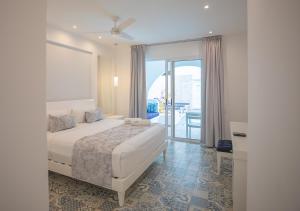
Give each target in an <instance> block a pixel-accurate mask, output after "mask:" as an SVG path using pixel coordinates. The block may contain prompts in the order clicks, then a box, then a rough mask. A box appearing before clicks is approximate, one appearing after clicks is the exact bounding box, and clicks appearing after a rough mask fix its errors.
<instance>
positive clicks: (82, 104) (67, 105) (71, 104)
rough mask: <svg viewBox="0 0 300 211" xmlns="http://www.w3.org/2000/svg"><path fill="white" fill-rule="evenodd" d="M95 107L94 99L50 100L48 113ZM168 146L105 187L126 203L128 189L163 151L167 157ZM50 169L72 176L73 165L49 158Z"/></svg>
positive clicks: (121, 201)
mask: <svg viewBox="0 0 300 211" xmlns="http://www.w3.org/2000/svg"><path fill="white" fill-rule="evenodd" d="M95 107H96V104H95V101H94V100H93V99H87V100H73V101H60V102H48V103H47V113H51V111H57V110H66V109H67V110H71V109H72V108H77V109H80V108H81V109H91V108H95ZM167 146H168V143H167V141H165V142H164V143H163V144H161V145H160V146H159V147H158V148H157V149H156V150H155V151H154V152H153V153H152V154H151V155H150V156H149V157H147V158H145V160H144V162H143V163H141V165H140V166H139V167H137V168H136V169H135V171H133V172H132V173H131V174H130V175H129V176H127V177H125V178H112V187H104V188H107V189H111V190H114V191H117V192H118V200H119V205H120V206H123V205H124V201H125V192H126V190H127V189H128V188H129V187H130V186H131V185H132V184H133V183H134V182H135V181H136V180H137V179H138V178H139V177H140V176H141V175H142V174H143V173H144V171H145V170H146V169H147V168H148V167H149V166H150V165H151V164H152V163H153V161H154V160H155V158H156V157H157V156H158V155H159V154H161V153H163V156H164V160H165V159H166V150H167ZM48 169H49V170H50V171H54V172H57V173H59V174H62V175H65V176H68V177H72V167H71V166H69V165H67V164H63V163H58V162H55V161H52V160H48Z"/></svg>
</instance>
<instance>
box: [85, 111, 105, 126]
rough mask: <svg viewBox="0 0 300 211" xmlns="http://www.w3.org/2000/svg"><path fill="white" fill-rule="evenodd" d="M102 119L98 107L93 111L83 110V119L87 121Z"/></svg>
mask: <svg viewBox="0 0 300 211" xmlns="http://www.w3.org/2000/svg"><path fill="white" fill-rule="evenodd" d="M101 119H103V115H102V112H101V110H100V109H99V108H97V109H96V110H93V111H87V112H85V121H86V122H87V123H92V122H96V121H99V120H101Z"/></svg>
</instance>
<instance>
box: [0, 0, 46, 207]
mask: <svg viewBox="0 0 300 211" xmlns="http://www.w3.org/2000/svg"><path fill="white" fill-rule="evenodd" d="M33 5H34V6H33ZM45 23H46V1H45V0H39V1H35V0H28V1H16V0H1V6H0V26H1V28H0V37H1V39H0V71H1V76H0V97H1V101H0V104H1V106H0V107H1V109H0V116H1V123H0V135H1V137H0V143H1V146H0V168H1V170H0V178H1V179H0V187H1V188H0V209H1V210H9V211H19V210H24V211H33V210H40V211H46V210H48V209H49V205H48V168H47V142H46V132H45V131H46V96H45V93H46V61H45V58H46V54H45V52H46V49H45V37H46V24H45Z"/></svg>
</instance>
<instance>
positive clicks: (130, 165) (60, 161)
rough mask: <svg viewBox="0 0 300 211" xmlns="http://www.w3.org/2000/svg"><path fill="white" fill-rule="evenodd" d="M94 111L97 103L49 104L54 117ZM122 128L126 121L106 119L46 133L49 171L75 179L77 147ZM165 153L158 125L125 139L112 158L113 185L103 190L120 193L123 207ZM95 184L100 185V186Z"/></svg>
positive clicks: (91, 101)
mask: <svg viewBox="0 0 300 211" xmlns="http://www.w3.org/2000/svg"><path fill="white" fill-rule="evenodd" d="M94 107H95V102H94V100H77V101H64V102H49V103H47V113H48V114H51V112H52V111H58V110H66V109H69V110H71V109H74V108H77V109H79V108H80V109H92V108H94ZM122 125H124V120H120V119H111V118H107V119H104V120H101V121H97V122H94V123H80V124H78V125H77V126H76V127H74V128H71V129H67V130H63V131H59V132H55V133H51V132H47V142H48V169H49V170H50V171H54V172H57V173H59V174H63V175H66V176H69V177H73V175H72V157H73V155H72V154H73V153H74V151H73V150H74V145H75V143H76V142H77V141H78V140H79V139H81V138H84V137H88V136H92V135H94V134H96V133H103V132H105V131H109V130H111V129H113V128H118V127H122ZM166 149H167V141H166V140H165V129H164V127H163V126H161V125H159V124H157V125H152V126H151V127H149V128H147V129H146V130H144V131H142V132H141V133H138V134H137V135H135V136H133V137H131V138H129V139H126V141H124V142H122V143H121V144H119V145H117V146H116V147H115V148H114V149H113V151H112V154H111V171H112V173H111V175H112V178H111V185H109V186H105V185H101V186H102V187H104V188H108V189H111V190H114V191H117V192H118V200H119V204H120V206H123V204H124V199H125V191H126V190H127V189H128V188H129V187H130V186H131V185H132V184H133V183H134V182H135V181H136V179H137V178H138V177H139V176H141V175H142V173H143V172H144V171H145V170H146V169H147V168H148V167H149V165H150V164H151V163H152V162H153V161H154V160H155V158H156V157H157V156H158V155H159V154H161V153H163V155H164V158H165V153H166ZM73 159H74V157H73ZM73 161H74V160H73ZM76 179H78V178H76ZM92 184H96V185H98V184H97V183H92ZM99 186H100V185H99Z"/></svg>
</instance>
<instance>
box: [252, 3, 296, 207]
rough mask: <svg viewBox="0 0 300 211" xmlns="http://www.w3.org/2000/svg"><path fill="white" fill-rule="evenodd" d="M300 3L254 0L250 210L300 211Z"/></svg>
mask: <svg viewBox="0 0 300 211" xmlns="http://www.w3.org/2000/svg"><path fill="white" fill-rule="evenodd" d="M299 11H300V1H298V0H288V1H281V0H264V1H261V0H250V1H248V27H249V28H248V48H249V51H248V62H249V81H248V84H249V99H248V103H249V113H248V116H249V152H248V175H247V178H248V187H247V190H248V192H247V210H248V211H282V210H285V211H298V210H300V200H299V199H300V198H299V196H300V185H299V178H300V164H299V161H300V153H299V149H300V138H299V137H300V136H299V131H300V123H299V120H300V110H299V109H300V24H299V20H300V13H299Z"/></svg>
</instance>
